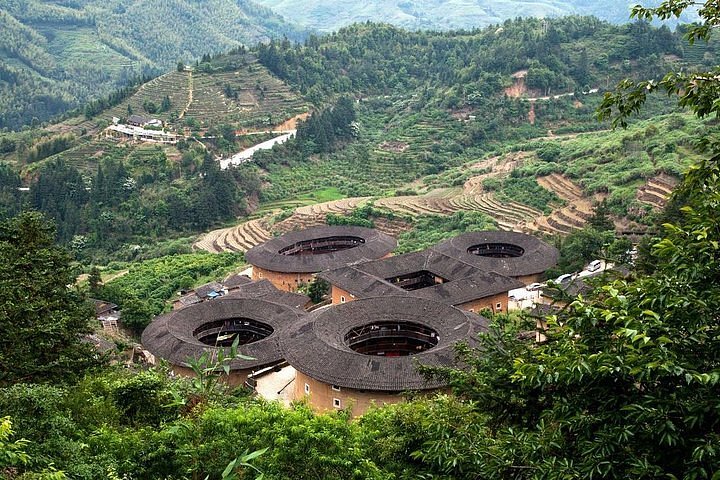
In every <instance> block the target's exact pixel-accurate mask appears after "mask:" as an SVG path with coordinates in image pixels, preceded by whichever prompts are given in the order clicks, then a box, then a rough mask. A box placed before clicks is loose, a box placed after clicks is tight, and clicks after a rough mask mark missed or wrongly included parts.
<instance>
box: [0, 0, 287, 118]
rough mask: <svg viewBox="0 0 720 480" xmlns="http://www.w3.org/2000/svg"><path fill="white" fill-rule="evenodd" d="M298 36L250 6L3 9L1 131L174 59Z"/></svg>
mask: <svg viewBox="0 0 720 480" xmlns="http://www.w3.org/2000/svg"><path fill="white" fill-rule="evenodd" d="M280 36H287V37H288V38H291V39H299V38H300V36H301V34H300V33H299V31H298V30H297V29H295V28H294V27H292V26H290V25H288V24H287V23H286V22H284V21H283V20H282V19H281V18H280V17H278V16H277V15H274V14H273V13H272V12H271V11H270V10H268V9H266V8H264V7H261V6H258V5H256V4H254V3H252V2H251V1H247V0H239V1H234V0H212V1H197V0H161V1H156V0H141V1H133V2H126V1H122V0H109V1H100V0H75V1H62V0H58V1H40V0H8V1H4V2H2V4H0V129H2V128H5V127H7V128H10V129H16V128H19V127H21V126H22V125H25V124H29V123H31V122H33V120H34V119H35V120H34V121H35V122H38V121H44V120H47V119H48V118H50V117H51V116H53V115H56V114H58V113H62V112H64V111H66V110H68V109H69V108H73V107H76V106H78V105H80V104H82V103H84V102H87V101H88V100H90V99H93V98H98V97H99V96H103V95H106V94H108V93H109V92H111V91H112V90H114V89H116V88H118V87H119V86H124V85H127V84H128V82H129V81H130V80H131V79H133V78H135V77H137V76H140V75H147V74H151V73H152V74H157V73H160V72H162V71H167V70H168V69H170V68H171V67H173V66H174V65H175V64H176V62H178V61H179V60H185V61H192V60H194V59H196V58H199V57H201V56H202V55H203V54H207V53H216V52H223V51H227V50H229V49H230V48H233V47H236V46H238V45H240V44H248V45H251V44H255V43H257V42H259V41H264V40H267V39H269V38H273V37H280Z"/></svg>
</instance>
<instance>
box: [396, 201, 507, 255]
mask: <svg viewBox="0 0 720 480" xmlns="http://www.w3.org/2000/svg"><path fill="white" fill-rule="evenodd" d="M495 229H496V227H495V222H494V221H493V220H492V218H490V217H488V216H487V215H485V214H484V213H480V212H463V211H460V212H455V213H453V214H452V215H448V216H442V215H426V216H421V217H418V218H417V219H415V223H414V225H413V229H412V230H410V231H409V232H405V233H402V234H400V236H399V237H398V248H397V249H396V250H395V252H396V253H407V252H414V251H417V250H422V249H424V248H428V247H430V246H432V245H435V244H436V243H438V242H441V241H443V240H445V239H448V238H451V237H456V236H458V235H460V234H461V233H465V232H474V231H479V230H495Z"/></svg>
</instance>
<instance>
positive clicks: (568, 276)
mask: <svg viewBox="0 0 720 480" xmlns="http://www.w3.org/2000/svg"><path fill="white" fill-rule="evenodd" d="M574 277H575V275H574V274H572V273H566V274H564V275H560V276H559V277H557V278H556V279H555V283H565V282H569V281H570V280H572V279H573V278H574Z"/></svg>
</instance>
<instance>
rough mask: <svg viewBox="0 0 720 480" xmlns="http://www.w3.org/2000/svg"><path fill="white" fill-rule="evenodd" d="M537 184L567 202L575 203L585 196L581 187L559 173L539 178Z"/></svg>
mask: <svg viewBox="0 0 720 480" xmlns="http://www.w3.org/2000/svg"><path fill="white" fill-rule="evenodd" d="M537 182H538V184H539V185H540V186H541V187H543V188H545V189H547V190H550V191H551V192H554V193H555V195H557V196H558V197H560V198H561V199H563V200H565V201H566V202H574V201H576V200H579V199H581V198H583V197H584V196H585V195H584V193H583V190H582V188H581V187H580V186H579V185H577V184H575V183H574V182H573V181H572V180H570V179H569V178H567V177H566V176H564V175H560V174H559V173H551V174H550V175H547V176H544V177H537Z"/></svg>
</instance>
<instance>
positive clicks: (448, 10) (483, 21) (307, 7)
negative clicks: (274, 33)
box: [256, 0, 691, 31]
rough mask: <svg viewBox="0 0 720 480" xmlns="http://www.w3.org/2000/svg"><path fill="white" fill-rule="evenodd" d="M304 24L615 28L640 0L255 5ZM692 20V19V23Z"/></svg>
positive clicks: (278, 1) (280, 1)
mask: <svg viewBox="0 0 720 480" xmlns="http://www.w3.org/2000/svg"><path fill="white" fill-rule="evenodd" d="M256 1H257V3H259V4H261V5H265V6H266V7H268V8H271V9H273V10H274V11H275V12H276V13H279V14H280V15H282V16H284V17H285V18H286V19H288V20H290V21H292V22H296V23H298V24H299V25H301V26H303V27H306V28H311V29H316V30H319V31H332V30H337V29H338V28H340V27H343V26H345V25H348V24H351V23H354V22H364V21H367V20H370V21H373V22H388V23H391V24H394V25H397V26H401V27H404V28H409V29H432V30H449V29H459V28H466V29H467V28H475V27H484V26H487V25H491V24H495V23H500V22H503V21H505V20H507V19H510V18H517V17H558V16H563V15H594V16H596V17H598V18H600V19H603V20H607V21H610V22H613V23H624V22H627V21H628V20H629V16H630V9H631V8H632V7H633V6H634V5H636V4H638V3H642V4H643V5H644V6H652V5H654V4H657V3H658V2H657V1H645V2H640V1H639V0H533V1H525V0H367V1H364V2H357V1H355V0H256ZM690 18H691V17H687V19H688V20H689V19H690Z"/></svg>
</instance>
